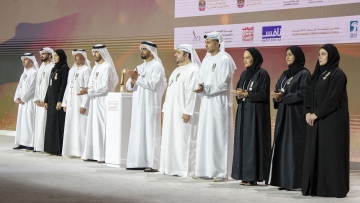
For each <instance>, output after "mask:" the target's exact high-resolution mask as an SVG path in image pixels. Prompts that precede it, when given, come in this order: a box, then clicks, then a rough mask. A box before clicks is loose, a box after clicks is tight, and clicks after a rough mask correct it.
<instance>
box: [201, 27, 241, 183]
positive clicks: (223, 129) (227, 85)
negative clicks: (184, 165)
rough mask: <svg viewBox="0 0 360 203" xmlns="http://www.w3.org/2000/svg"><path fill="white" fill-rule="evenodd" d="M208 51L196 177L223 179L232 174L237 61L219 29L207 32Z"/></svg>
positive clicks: (203, 83)
mask: <svg viewBox="0 0 360 203" xmlns="http://www.w3.org/2000/svg"><path fill="white" fill-rule="evenodd" d="M205 47H206V51H207V52H208V53H207V54H206V56H205V58H204V60H203V61H202V64H201V67H200V71H199V75H198V85H199V87H198V89H197V90H195V92H196V93H199V94H201V96H202V99H201V105H200V117H199V128H198V133H197V143H196V144H197V145H196V165H195V177H206V178H213V181H214V182H217V181H223V180H224V179H226V178H228V176H230V175H231V169H232V158H233V157H232V153H233V142H234V134H233V130H232V129H233V128H232V120H233V117H232V99H233V98H232V97H231V94H230V91H231V90H232V77H233V74H234V71H235V69H236V65H235V63H234V60H233V59H232V58H231V56H230V55H229V54H228V53H226V52H225V47H224V39H223V37H222V35H221V34H220V33H218V32H211V33H209V34H207V35H205Z"/></svg>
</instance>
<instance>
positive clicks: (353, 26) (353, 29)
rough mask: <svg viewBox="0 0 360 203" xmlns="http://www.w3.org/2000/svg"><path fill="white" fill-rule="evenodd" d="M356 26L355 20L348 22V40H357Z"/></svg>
mask: <svg viewBox="0 0 360 203" xmlns="http://www.w3.org/2000/svg"><path fill="white" fill-rule="evenodd" d="M358 24H359V22H358V21H357V20H353V21H350V38H357V34H358V30H359V28H358Z"/></svg>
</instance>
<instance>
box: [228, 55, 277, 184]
mask: <svg viewBox="0 0 360 203" xmlns="http://www.w3.org/2000/svg"><path fill="white" fill-rule="evenodd" d="M262 63H263V58H262V56H261V53H260V52H259V51H258V50H257V49H255V48H249V49H247V50H246V51H245V52H244V64H245V67H246V70H245V71H244V72H242V74H241V76H240V80H239V82H238V83H237V85H236V88H237V89H236V90H232V94H233V95H234V96H236V100H237V103H238V109H237V113H236V121H235V138H234V157H233V166H232V175H231V177H232V178H234V179H235V180H242V182H241V183H240V184H241V185H245V186H251V185H256V184H257V182H258V181H259V182H262V181H264V180H265V182H266V183H267V180H268V177H269V176H268V174H269V165H270V146H271V143H270V142H271V132H270V130H271V127H270V95H269V94H270V77H269V74H268V72H267V71H266V70H265V69H263V68H261V65H262Z"/></svg>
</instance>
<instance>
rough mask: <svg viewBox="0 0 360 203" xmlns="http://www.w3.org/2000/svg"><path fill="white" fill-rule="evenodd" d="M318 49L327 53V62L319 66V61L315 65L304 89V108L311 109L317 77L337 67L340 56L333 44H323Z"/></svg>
mask: <svg viewBox="0 0 360 203" xmlns="http://www.w3.org/2000/svg"><path fill="white" fill-rule="evenodd" d="M320 49H325V51H326V52H327V53H328V60H327V62H326V64H325V65H323V66H320V63H319V60H318V61H317V63H316V66H315V70H314V73H313V74H312V75H311V80H310V82H309V84H308V85H307V87H306V96H305V107H312V105H313V94H314V87H315V84H316V81H317V79H318V77H319V75H320V74H322V73H324V72H325V71H331V70H332V69H333V68H335V67H339V62H340V54H339V51H338V50H337V48H336V47H335V46H334V45H333V44H325V45H324V46H322V47H321V48H320Z"/></svg>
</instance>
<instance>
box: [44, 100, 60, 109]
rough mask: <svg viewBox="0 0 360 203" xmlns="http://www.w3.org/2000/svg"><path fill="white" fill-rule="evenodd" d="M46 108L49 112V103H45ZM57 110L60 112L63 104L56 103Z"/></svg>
mask: <svg viewBox="0 0 360 203" xmlns="http://www.w3.org/2000/svg"><path fill="white" fill-rule="evenodd" d="M44 108H45V110H47V109H48V108H49V106H48V104H47V103H45V104H44ZM55 108H56V110H58V111H59V110H60V109H61V102H58V103H56V107H55Z"/></svg>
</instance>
